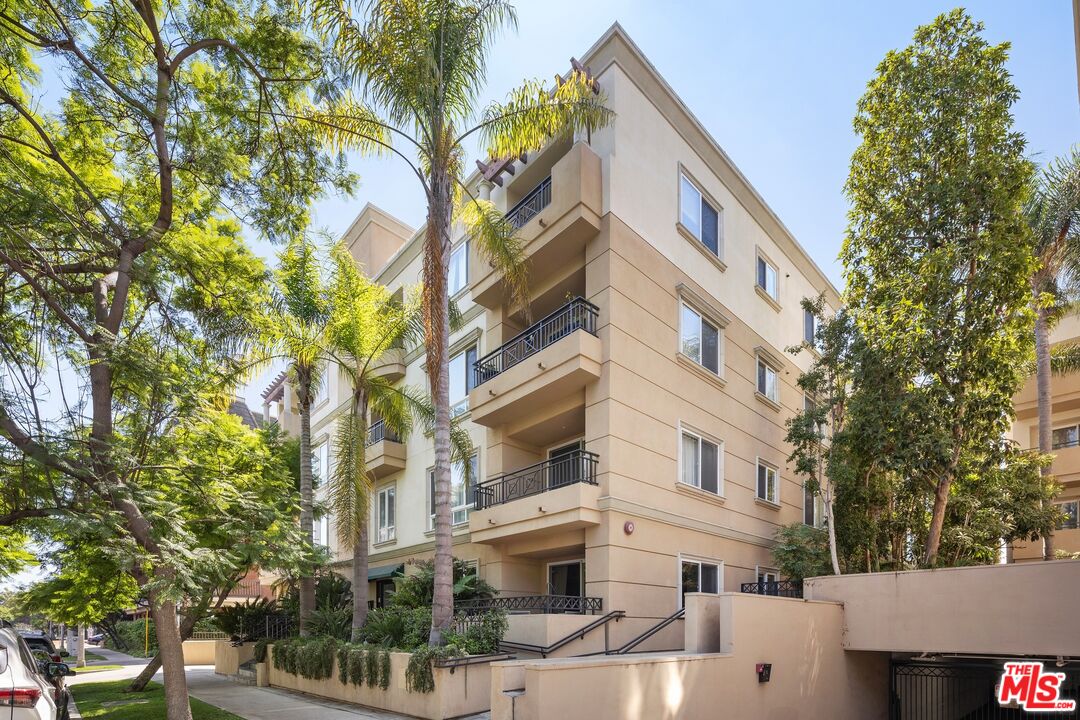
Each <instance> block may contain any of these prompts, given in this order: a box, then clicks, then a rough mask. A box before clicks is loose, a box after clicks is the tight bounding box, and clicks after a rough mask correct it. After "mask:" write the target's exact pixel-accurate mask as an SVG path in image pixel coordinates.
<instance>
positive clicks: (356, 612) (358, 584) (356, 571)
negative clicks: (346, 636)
mask: <svg viewBox="0 0 1080 720" xmlns="http://www.w3.org/2000/svg"><path fill="white" fill-rule="evenodd" d="M352 574H353V576H352V607H353V609H352V641H353V642H354V643H355V642H360V628H362V627H364V623H365V622H367V614H368V526H367V523H364V524H363V525H361V526H360V537H359V538H358V539H357V541H356V543H355V544H354V545H353V573H352Z"/></svg>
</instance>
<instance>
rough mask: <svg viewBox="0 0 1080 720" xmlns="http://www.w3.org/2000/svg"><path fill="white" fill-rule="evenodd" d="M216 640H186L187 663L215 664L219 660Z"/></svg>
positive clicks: (185, 654) (185, 662)
mask: <svg viewBox="0 0 1080 720" xmlns="http://www.w3.org/2000/svg"><path fill="white" fill-rule="evenodd" d="M216 649H217V641H216V640H185V641H184V664H185V665H214V664H215V663H216V661H217V652H216Z"/></svg>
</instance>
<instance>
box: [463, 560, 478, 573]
mask: <svg viewBox="0 0 1080 720" xmlns="http://www.w3.org/2000/svg"><path fill="white" fill-rule="evenodd" d="M461 564H462V565H464V566H465V574H466V575H479V574H480V560H478V559H477V558H473V559H472V560H462V561H461Z"/></svg>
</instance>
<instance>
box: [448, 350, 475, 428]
mask: <svg viewBox="0 0 1080 720" xmlns="http://www.w3.org/2000/svg"><path fill="white" fill-rule="evenodd" d="M475 362H476V346H475V345H473V346H471V347H468V348H466V349H465V350H462V351H461V352H459V353H457V354H456V355H454V356H453V357H451V358H450V416H451V417H457V416H458V415H461V414H463V413H466V412H468V411H469V391H470V390H472V389H473V363H475Z"/></svg>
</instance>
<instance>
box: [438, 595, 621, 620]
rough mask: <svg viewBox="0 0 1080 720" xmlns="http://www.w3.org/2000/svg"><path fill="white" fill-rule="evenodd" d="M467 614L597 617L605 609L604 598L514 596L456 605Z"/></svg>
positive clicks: (462, 602)
mask: <svg viewBox="0 0 1080 720" xmlns="http://www.w3.org/2000/svg"><path fill="white" fill-rule="evenodd" d="M455 605H456V606H457V608H458V609H460V610H461V611H463V612H465V613H466V614H473V613H482V612H487V611H489V610H505V611H507V612H521V611H525V612H534V611H536V612H540V613H548V614H550V613H552V612H565V613H580V614H582V615H584V614H586V613H587V614H590V615H595V614H596V613H598V612H600V611H601V610H603V609H604V601H603V598H598V597H581V596H580V595H513V596H509V597H494V598H484V599H476V600H463V601H459V602H457V603H455Z"/></svg>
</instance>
